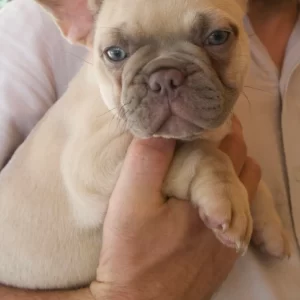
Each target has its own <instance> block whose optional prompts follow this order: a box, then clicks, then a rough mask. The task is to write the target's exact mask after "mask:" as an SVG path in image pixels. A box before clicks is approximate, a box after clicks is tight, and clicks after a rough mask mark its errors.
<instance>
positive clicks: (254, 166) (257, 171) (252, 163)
mask: <svg viewBox="0 0 300 300" xmlns="http://www.w3.org/2000/svg"><path fill="white" fill-rule="evenodd" d="M245 164H246V165H247V166H248V169H249V171H251V173H252V174H253V175H254V176H255V178H257V179H258V181H259V180H260V179H261V176H262V171H261V167H260V165H259V164H258V163H257V162H256V160H254V159H253V158H252V157H249V156H248V157H247V159H246V162H245Z"/></svg>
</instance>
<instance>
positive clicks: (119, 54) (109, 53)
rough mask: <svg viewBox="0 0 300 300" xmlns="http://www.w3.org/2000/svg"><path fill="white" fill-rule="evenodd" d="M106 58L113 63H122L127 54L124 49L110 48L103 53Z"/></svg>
mask: <svg viewBox="0 0 300 300" xmlns="http://www.w3.org/2000/svg"><path fill="white" fill-rule="evenodd" d="M104 53H105V55H106V57H107V58H108V59H109V60H110V61H113V62H120V61H123V60H124V59H125V58H126V57H127V53H126V51H125V50H124V49H122V48H120V47H117V46H112V47H109V48H108V49H106V50H105V51H104Z"/></svg>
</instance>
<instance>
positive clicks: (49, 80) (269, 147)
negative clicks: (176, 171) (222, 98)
mask: <svg viewBox="0 0 300 300" xmlns="http://www.w3.org/2000/svg"><path fill="white" fill-rule="evenodd" d="M4 11H5V13H4V12H0V41H1V45H0V169H1V164H2V165H3V163H4V161H5V159H7V157H9V156H10V155H11V154H12V153H13V151H14V150H15V149H16V147H17V146H18V145H19V144H20V142H21V141H22V140H23V139H24V138H25V137H26V136H27V135H28V133H29V131H30V130H31V129H32V127H33V126H34V125H35V124H36V122H37V121H38V120H39V119H40V118H41V117H42V116H43V114H44V113H45V112H46V110H47V109H48V108H49V107H50V106H51V105H52V104H53V103H54V102H55V101H56V100H57V99H58V98H59V97H60V96H61V95H62V93H63V92H64V91H65V90H66V88H67V84H68V82H69V81H70V79H71V78H72V77H73V76H74V75H75V73H76V71H77V70H78V69H79V67H80V66H81V65H82V64H83V60H82V58H83V57H84V55H85V53H86V50H84V49H83V48H81V47H75V46H71V45H69V44H68V43H67V42H66V41H65V40H64V39H63V38H62V37H61V36H60V33H59V32H58V30H57V29H56V27H55V25H54V24H53V22H52V20H51V19H50V18H49V17H48V16H47V15H46V14H45V13H44V12H42V11H41V10H40V8H39V6H38V5H36V4H35V3H33V2H32V1H30V0H14V1H13V2H12V3H11V4H9V5H8V6H7V7H6V8H5V9H4ZM246 28H247V30H248V32H249V37H250V40H251V53H252V64H251V68H250V72H249V76H248V78H247V80H246V83H245V88H244V94H243V95H242V96H241V97H240V99H239V101H238V104H237V108H236V112H237V114H238V116H239V117H240V119H241V121H242V123H243V126H244V133H245V138H246V141H247V144H248V147H249V153H250V154H251V156H253V157H254V158H256V159H257V160H258V162H259V163H260V165H261V166H262V169H263V177H264V180H265V181H266V182H267V184H268V186H269V187H270V188H271V191H272V193H273V195H274V198H275V199H276V204H277V207H278V210H279V212H280V215H281V217H282V219H283V221H284V223H285V226H286V227H287V229H288V231H289V233H290V236H291V239H292V241H293V251H292V257H291V259H290V260H289V261H288V260H286V261H282V262H281V261H276V260H273V259H272V260H270V259H266V258H265V257H262V256H261V255H260V254H258V253H256V252H255V251H254V250H250V251H249V252H248V254H247V255H246V256H245V257H242V258H240V259H239V261H238V262H237V264H236V266H235V268H234V269H233V271H232V272H231V274H230V275H229V277H228V279H227V280H226V282H225V283H224V284H223V286H222V287H221V289H220V290H219V291H218V293H217V294H216V296H215V297H214V300H250V299H251V300H253V299H257V300H260V299H261V300H300V258H299V245H297V243H296V241H297V239H298V241H300V155H299V154H300V140H299V139H298V135H299V132H300V99H298V98H299V97H300V66H299V64H300V21H299V22H298V24H297V25H296V27H295V30H294V33H293V35H292V37H291V39H290V43H289V45H288V50H287V53H286V58H285V62H284V66H283V71H282V75H281V77H280V78H279V76H278V72H277V69H276V67H275V65H274V63H273V62H272V60H271V58H270V57H269V55H268V53H267V51H266V49H265V48H264V46H263V45H262V44H261V42H260V41H259V39H258V38H257V37H256V36H255V34H254V32H253V30H252V28H251V25H250V23H249V21H248V20H246ZM15 32H17V35H16V34H14V33H15ZM16 37H18V39H16ZM274 38H275V37H274ZM298 95H299V96H298ZM296 237H297V239H296Z"/></svg>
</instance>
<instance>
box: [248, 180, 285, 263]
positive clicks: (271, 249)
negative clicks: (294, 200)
mask: <svg viewBox="0 0 300 300" xmlns="http://www.w3.org/2000/svg"><path fill="white" fill-rule="evenodd" d="M251 213H252V217H253V236H252V243H253V244H254V245H255V246H257V247H258V248H259V249H260V250H261V251H262V252H264V253H266V254H269V255H271V256H274V257H277V258H284V257H289V256H290V254H291V250H290V243H289V239H288V237H287V234H286V233H285V230H284V228H283V224H282V222H281V219H280V217H279V215H278V213H277V211H276V207H275V203H274V199H273V197H272V194H271V192H270V190H269V189H268V188H267V186H266V185H265V184H264V183H263V182H262V181H261V182H260V184H259V186H258V190H257V194H256V197H255V199H254V200H253V201H252V203H251Z"/></svg>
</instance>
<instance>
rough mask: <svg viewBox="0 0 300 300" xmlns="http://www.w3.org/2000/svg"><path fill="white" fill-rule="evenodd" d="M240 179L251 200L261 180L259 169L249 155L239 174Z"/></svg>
mask: <svg viewBox="0 0 300 300" xmlns="http://www.w3.org/2000/svg"><path fill="white" fill-rule="evenodd" d="M240 180H241V182H242V183H243V184H244V186H245V187H246V189H247V192H248V195H249V199H250V201H252V200H253V199H254V197H255V195H256V192H257V187H258V184H259V182H260V180H261V169H260V167H259V165H258V164H257V163H256V162H255V161H254V160H253V159H252V158H250V157H247V159H246V161H245V164H244V166H243V168H242V171H241V174H240Z"/></svg>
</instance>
